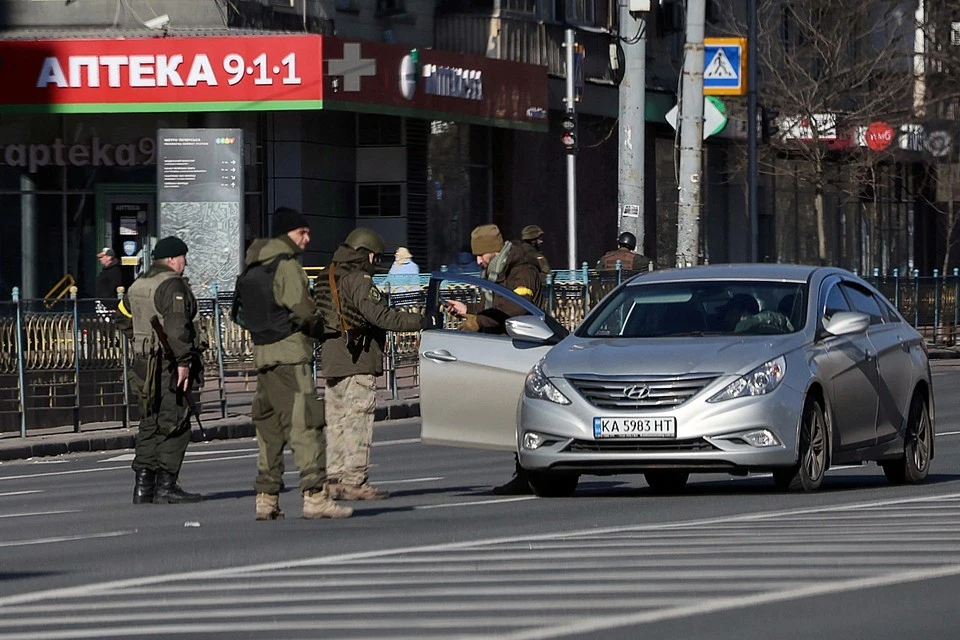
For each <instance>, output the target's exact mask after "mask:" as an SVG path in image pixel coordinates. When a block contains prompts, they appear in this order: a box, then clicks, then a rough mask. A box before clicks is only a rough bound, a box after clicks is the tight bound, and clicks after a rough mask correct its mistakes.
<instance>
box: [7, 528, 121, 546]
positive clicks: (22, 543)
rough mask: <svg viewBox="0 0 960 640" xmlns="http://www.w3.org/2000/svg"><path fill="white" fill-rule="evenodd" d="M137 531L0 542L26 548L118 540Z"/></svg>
mask: <svg viewBox="0 0 960 640" xmlns="http://www.w3.org/2000/svg"><path fill="white" fill-rule="evenodd" d="M134 533H136V531H107V532H105V533H90V534H85V535H75V536H57V537H55V538H34V539H33V540H10V541H8V542H0V547H26V546H30V545H35V544H53V543H56V542H74V541H76V540H93V539H95V538H116V537H119V536H129V535H132V534H134Z"/></svg>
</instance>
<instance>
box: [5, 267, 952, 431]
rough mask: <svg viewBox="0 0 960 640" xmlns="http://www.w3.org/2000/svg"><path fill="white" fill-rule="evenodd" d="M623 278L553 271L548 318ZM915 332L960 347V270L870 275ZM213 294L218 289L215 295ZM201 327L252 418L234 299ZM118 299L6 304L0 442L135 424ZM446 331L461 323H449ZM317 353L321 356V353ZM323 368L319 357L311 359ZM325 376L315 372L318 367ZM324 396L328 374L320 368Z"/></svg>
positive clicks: (394, 373) (574, 318)
mask: <svg viewBox="0 0 960 640" xmlns="http://www.w3.org/2000/svg"><path fill="white" fill-rule="evenodd" d="M632 275H634V273H633V272H627V271H605V272H597V271H596V270H593V269H589V268H587V266H586V265H584V266H583V268H582V269H578V270H573V271H565V270H564V271H554V272H553V273H552V274H550V275H549V276H548V278H547V284H546V289H545V296H544V298H545V300H544V305H545V307H546V310H547V312H548V313H550V314H551V315H552V316H553V317H555V318H556V319H557V320H558V321H559V322H560V323H561V324H563V325H564V326H566V327H567V328H568V329H573V328H574V327H575V326H576V325H577V324H579V323H580V321H581V320H582V319H583V317H584V315H585V313H586V312H587V311H588V310H589V309H590V308H591V307H592V306H593V305H595V304H596V303H597V302H598V301H599V300H600V299H601V298H602V297H603V296H604V295H606V294H607V293H608V292H609V291H610V290H611V289H613V288H614V287H615V286H616V285H617V284H619V283H620V282H621V281H623V280H624V279H626V278H628V277H630V276H632ZM867 279H868V280H869V281H871V282H872V284H874V286H876V287H877V289H878V290H879V291H881V292H882V293H883V294H884V295H885V296H887V298H889V299H890V300H891V302H893V303H894V304H895V305H896V307H897V308H898V309H899V310H900V312H901V313H902V314H903V315H904V317H905V318H906V319H907V320H908V321H909V322H911V323H912V324H913V325H914V326H916V327H917V328H918V329H919V330H920V331H921V332H922V333H923V335H924V337H925V338H926V340H927V342H928V343H929V344H931V345H940V346H945V347H957V346H960V338H958V325H960V322H958V321H960V317H958V314H960V305H958V300H960V270H958V269H955V270H954V271H953V274H951V275H949V276H944V275H941V274H939V273H936V272H935V275H934V276H933V277H921V276H920V275H919V273H917V272H914V273H912V274H909V275H906V276H904V275H900V274H899V273H897V272H894V273H893V274H891V275H880V274H874V275H873V276H870V277H867ZM375 282H376V283H377V285H378V286H379V287H380V288H381V290H382V291H383V292H384V294H385V295H386V297H387V300H388V301H389V303H390V305H391V306H394V307H398V308H402V309H405V310H409V311H417V312H422V311H423V310H424V306H425V304H426V285H427V283H428V282H429V276H419V277H417V276H414V277H413V278H411V277H410V276H405V277H404V279H402V280H401V279H398V278H396V277H393V276H386V277H385V276H377V277H376V278H375ZM214 291H215V290H214ZM443 295H444V297H447V298H454V299H460V300H464V301H467V302H475V301H477V300H479V293H478V291H477V290H476V289H475V288H473V287H470V286H466V285H456V284H450V285H449V286H444V291H443ZM198 303H199V318H198V329H199V331H200V335H201V337H202V338H203V339H204V340H205V341H206V344H207V345H209V346H208V348H207V349H206V350H205V351H204V352H203V360H204V365H205V370H206V379H205V381H204V385H203V387H202V390H201V393H200V400H201V403H202V405H203V407H204V412H205V414H207V415H209V413H212V414H214V415H219V416H220V417H227V416H228V415H231V414H237V413H246V412H248V411H249V406H250V402H251V401H252V398H253V394H254V392H255V390H256V371H255V370H254V369H253V365H252V361H253V343H252V342H251V340H250V336H249V334H248V333H247V332H246V331H245V330H244V329H242V328H241V327H239V326H237V325H236V324H234V323H233V321H232V320H231V318H230V316H229V313H228V310H229V308H230V305H231V303H232V292H220V293H216V291H215V297H213V298H209V299H201V300H199V301H198ZM115 308H116V300H86V299H76V298H75V292H74V293H72V294H71V296H70V298H69V299H63V300H58V301H54V302H48V301H44V300H23V299H20V298H19V295H18V292H17V290H16V289H14V299H13V300H12V301H6V302H0V435H4V434H11V435H12V434H16V433H17V432H19V435H21V436H26V435H27V434H28V432H30V431H31V430H37V429H41V428H48V427H58V426H63V425H72V428H73V430H74V431H80V430H81V427H82V426H83V425H98V426H104V427H110V426H118V425H119V426H127V425H129V424H130V423H131V422H132V421H133V420H136V419H138V416H137V415H136V407H135V406H132V403H131V402H130V396H129V389H128V387H127V384H126V379H127V377H126V376H127V371H128V368H129V366H130V363H131V358H130V354H129V353H127V349H126V341H125V340H124V339H123V336H122V334H121V333H120V332H119V331H117V329H116V327H115V325H114V324H113V321H112V317H113V313H114V310H115ZM445 321H446V326H448V327H455V326H456V325H457V322H458V321H457V319H456V318H453V317H447V318H446V319H445ZM418 340H419V333H418V332H410V333H390V334H388V338H387V344H386V349H385V353H384V370H385V373H384V376H383V377H382V378H381V380H380V381H379V384H380V397H381V399H383V400H387V401H389V400H391V399H400V400H406V399H414V398H416V397H417V396H418V385H419V378H418V367H417V347H418ZM320 348H321V347H318V350H317V353H316V354H315V355H317V356H319V349H320ZM315 362H319V358H315ZM315 369H319V367H315ZM317 387H318V390H320V392H321V393H322V389H323V376H322V371H319V370H317Z"/></svg>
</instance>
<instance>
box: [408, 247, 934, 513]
mask: <svg viewBox="0 0 960 640" xmlns="http://www.w3.org/2000/svg"><path fill="white" fill-rule="evenodd" d="M436 275H437V276H441V275H443V274H436ZM439 291H440V288H439V287H436V286H432V287H431V292H432V295H433V298H434V299H433V300H431V301H428V303H430V304H433V303H436V302H437V301H436V298H437V296H438V295H439ZM500 293H502V292H500ZM507 293H508V294H509V292H507ZM527 307H532V305H527ZM530 311H531V314H530V315H528V316H521V317H518V318H512V319H510V320H508V321H507V331H508V335H506V336H497V335H484V334H466V333H461V332H456V331H450V330H437V331H425V332H424V333H423V336H422V339H421V346H420V364H421V371H420V394H421V407H422V413H423V440H424V442H428V443H429V442H435V443H442V444H451V445H458V446H476V447H483V448H491V449H510V450H514V451H517V452H518V453H519V457H520V463H521V465H522V466H523V467H524V468H525V469H527V470H528V472H529V475H530V484H531V486H532V488H533V490H534V491H535V492H536V493H537V495H540V496H566V495H570V494H572V493H573V492H574V491H575V490H576V487H577V484H578V482H579V479H580V477H581V476H582V475H601V476H602V475H614V474H627V473H631V474H632V473H642V474H643V475H644V477H645V479H646V481H647V483H648V484H649V485H650V487H651V489H653V490H654V491H657V492H673V491H678V490H680V489H681V488H682V487H683V486H684V485H685V484H686V482H687V480H688V478H689V475H690V473H694V472H696V473H709V472H718V473H729V474H733V475H746V474H748V473H754V472H764V473H767V472H772V474H773V479H774V482H775V484H776V486H778V487H779V488H781V489H789V490H802V491H813V490H816V489H818V488H819V487H820V486H821V484H822V482H823V479H824V474H825V472H826V470H827V469H828V468H829V467H830V466H831V465H838V464H860V463H865V462H877V463H878V464H879V465H880V467H881V468H882V469H883V472H884V474H885V475H886V477H887V478H888V479H889V480H890V481H891V482H894V483H919V482H921V481H923V480H924V479H925V478H926V476H927V474H928V472H929V468H930V463H931V460H932V459H933V454H934V431H935V430H934V415H935V411H934V397H933V387H932V384H931V376H930V366H929V362H928V360H927V353H926V348H925V346H924V343H923V340H922V338H921V336H920V334H919V333H918V332H917V331H916V330H914V329H913V328H912V327H911V326H910V325H909V324H908V323H907V322H906V321H905V320H904V319H903V317H902V316H901V315H900V314H899V313H898V312H897V310H896V309H895V308H894V307H893V306H892V305H891V304H890V303H889V301H887V300H886V299H885V298H884V297H883V296H882V295H881V294H879V293H878V292H877V291H876V290H875V289H873V288H872V287H871V286H870V285H869V284H867V283H866V282H865V281H863V280H862V279H860V278H858V277H857V276H855V275H854V274H852V273H850V272H847V271H844V270H842V269H836V268H831V267H813V266H799V265H769V264H752V265H712V266H704V267H693V268H686V269H674V270H666V271H655V272H650V273H645V274H642V275H639V276H637V277H635V278H632V279H630V280H628V281H627V282H625V283H623V284H621V285H620V286H618V287H617V288H616V289H615V290H614V291H612V292H611V293H610V294H609V295H608V296H607V297H606V298H604V300H603V301H601V303H600V304H598V305H597V306H596V307H595V308H594V309H593V310H592V311H591V312H590V313H589V314H588V315H587V317H586V318H585V319H584V321H583V322H582V323H581V324H580V326H579V327H577V329H576V330H575V331H574V332H573V333H571V334H570V335H566V332H565V331H564V330H563V329H562V328H559V326H558V325H557V323H556V322H555V321H553V320H552V318H549V317H548V316H547V315H546V314H545V313H543V312H542V311H540V310H538V309H536V308H535V307H534V308H531V309H530ZM438 354H439V355H442V356H443V357H442V358H436V357H432V356H436V355H438Z"/></svg>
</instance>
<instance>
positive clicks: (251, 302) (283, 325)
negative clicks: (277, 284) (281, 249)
mask: <svg viewBox="0 0 960 640" xmlns="http://www.w3.org/2000/svg"><path fill="white" fill-rule="evenodd" d="M286 259H290V256H278V257H276V258H275V259H273V260H271V261H270V262H257V263H254V264H252V265H249V266H248V267H247V268H246V269H244V270H243V273H241V274H240V275H239V276H238V277H237V284H236V286H235V287H234V293H233V296H234V297H233V307H232V309H231V316H232V317H233V320H234V322H236V323H237V324H239V325H240V326H241V327H243V328H244V329H246V330H247V331H249V332H250V339H251V340H253V344H255V345H258V346H262V345H267V344H273V343H275V342H280V341H281V340H283V339H284V338H287V337H289V336H292V335H293V334H294V333H296V332H297V331H298V327H297V326H296V325H294V323H293V322H291V320H290V312H289V311H288V310H287V309H285V308H284V307H282V306H281V305H279V304H277V302H276V300H274V297H273V279H274V277H275V276H276V275H277V267H278V266H279V265H280V262H281V261H282V260H286Z"/></svg>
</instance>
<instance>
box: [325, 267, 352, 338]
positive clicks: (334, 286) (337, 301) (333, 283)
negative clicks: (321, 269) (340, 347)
mask: <svg viewBox="0 0 960 640" xmlns="http://www.w3.org/2000/svg"><path fill="white" fill-rule="evenodd" d="M329 277H330V295H331V296H332V297H333V304H334V305H336V307H337V317H339V318H340V330H341V331H342V332H343V336H344V338H346V337H347V333H348V332H349V331H350V328H349V327H347V321H346V320H344V319H343V309H341V308H340V292H339V291H337V283H336V280H335V279H334V277H333V264H331V265H330V273H329Z"/></svg>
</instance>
